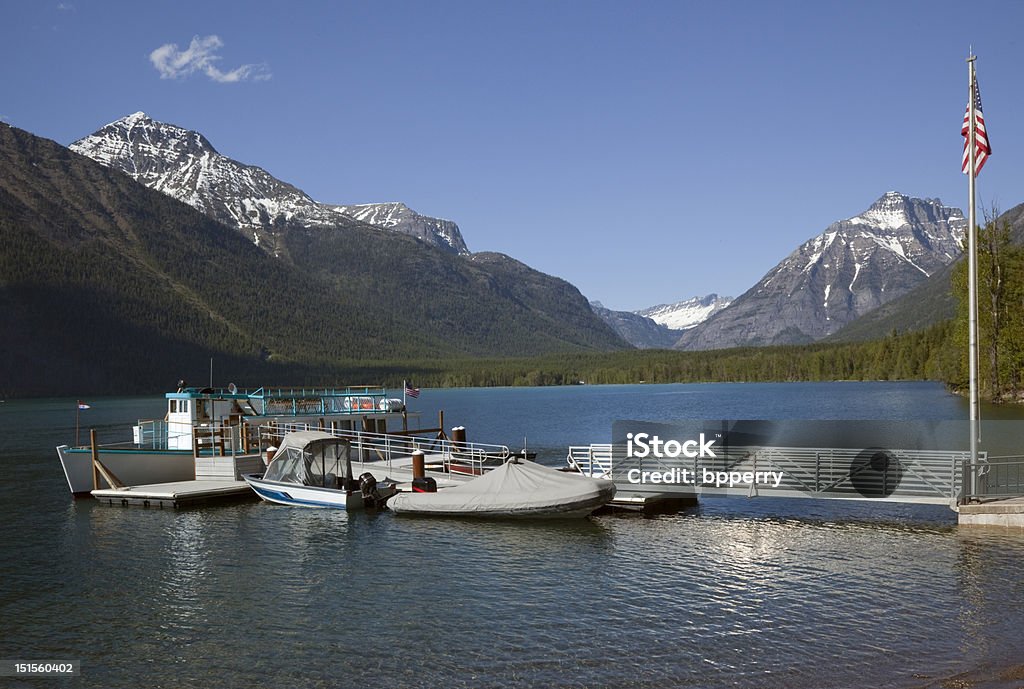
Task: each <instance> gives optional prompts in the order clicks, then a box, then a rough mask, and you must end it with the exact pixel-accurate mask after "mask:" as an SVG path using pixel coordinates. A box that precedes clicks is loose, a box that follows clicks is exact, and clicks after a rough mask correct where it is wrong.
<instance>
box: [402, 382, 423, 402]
mask: <svg viewBox="0 0 1024 689" xmlns="http://www.w3.org/2000/svg"><path fill="white" fill-rule="evenodd" d="M405 394H406V395H407V396H409V397H412V398H413V399H415V398H417V397H419V396H420V389H419V388H414V387H413V386H411V385H409V383H406V384H405Z"/></svg>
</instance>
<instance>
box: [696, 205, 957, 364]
mask: <svg viewBox="0 0 1024 689" xmlns="http://www.w3.org/2000/svg"><path fill="white" fill-rule="evenodd" d="M966 228H967V222H966V221H965V220H964V217H963V213H962V212H961V211H960V209H958V208H950V207H948V206H943V205H942V203H941V201H939V200H938V199H917V198H911V197H908V196H904V195H903V194H900V193H898V192H895V191H891V192H888V193H886V194H885V195H883V196H882V197H881V198H880V199H878V200H877V201H876V202H875V203H874V204H872V205H871V207H870V208H868V209H867V210H866V211H864V212H863V213H861V214H859V215H856V216H854V217H852V218H848V219H846V220H840V221H838V222H835V223H833V224H832V225H829V227H828V228H826V229H825V231H824V232H822V233H821V234H819V235H818V236H817V237H814V238H813V239H810V240H808V241H807V242H805V243H804V244H803V245H801V246H800V247H799V248H797V249H796V251H794V252H793V253H791V254H790V255H789V256H788V257H786V258H785V259H784V260H783V261H782V262H781V263H779V264H778V265H777V266H775V268H773V269H772V270H771V271H769V272H768V274H767V275H765V276H764V277H763V278H762V279H761V280H760V282H758V283H757V284H756V285H754V286H753V287H752V288H751V289H749V290H747V292H746V293H744V294H743V295H741V296H740V297H739V298H737V299H736V300H735V301H733V302H732V304H730V305H729V306H728V307H727V308H725V309H723V310H721V311H719V312H718V313H716V314H715V315H713V316H712V317H711V318H709V319H708V320H707V321H705V322H704V323H702V324H701V325H699V326H697V327H694V328H691V329H690V330H688V331H686V332H685V333H684V334H683V336H682V337H681V338H680V341H679V344H678V345H677V346H678V347H680V348H682V349H719V348H725V347H736V346H742V345H771V344H793V343H802V342H811V341H814V340H819V339H821V338H823V337H826V336H828V335H831V334H832V333H833V332H835V331H837V330H839V329H840V328H841V327H842V326H844V325H846V324H847V323H849V322H851V321H853V320H855V319H857V318H858V317H860V316H861V315H863V314H865V313H867V312H868V311H871V310H872V309H874V308H876V307H878V306H880V305H882V304H884V303H886V302H888V301H890V300H892V299H894V298H896V297H899V296H901V295H903V294H905V293H906V292H908V291H909V290H910V289H911V288H913V287H914V286H916V285H917V284H919V283H920V282H922V281H923V280H925V279H926V278H927V277H928V276H929V275H931V274H932V273H934V272H935V271H937V270H938V269H940V268H941V267H943V266H945V265H947V264H949V263H952V262H953V260H954V259H955V258H956V257H957V256H958V255H959V254H960V251H961V248H960V247H961V242H962V241H963V238H964V233H965V231H966Z"/></svg>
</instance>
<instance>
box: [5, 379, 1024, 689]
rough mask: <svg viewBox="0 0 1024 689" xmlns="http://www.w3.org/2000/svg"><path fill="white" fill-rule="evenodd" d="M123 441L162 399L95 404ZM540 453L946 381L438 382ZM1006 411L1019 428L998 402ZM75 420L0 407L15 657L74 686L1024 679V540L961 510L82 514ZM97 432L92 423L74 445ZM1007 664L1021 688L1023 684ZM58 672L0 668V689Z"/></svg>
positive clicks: (431, 403) (921, 396) (100, 420)
mask: <svg viewBox="0 0 1024 689" xmlns="http://www.w3.org/2000/svg"><path fill="white" fill-rule="evenodd" d="M87 401H88V402H90V403H91V404H92V409H90V410H88V411H85V412H82V427H83V429H86V428H88V427H96V428H98V429H99V431H100V434H101V437H102V438H104V439H106V440H115V439H117V437H114V436H116V435H117V434H118V433H122V434H123V433H124V431H123V430H121V429H123V428H124V427H125V425H126V424H130V423H131V422H133V421H134V420H136V419H137V418H147V417H152V416H161V415H162V414H163V410H164V401H163V400H162V399H160V398H142V399H138V398H136V399H124V398H118V399H90V400H87ZM416 406H417V407H418V408H419V409H420V410H422V425H424V426H430V425H435V424H436V415H437V410H438V409H444V410H445V414H446V416H445V423H446V426H448V427H450V426H452V425H455V424H463V425H465V426H467V428H468V429H469V436H470V439H471V440H479V441H488V442H491V441H493V442H500V443H505V444H508V445H509V446H510V447H513V448H514V449H518V448H519V447H521V446H522V444H523V443H524V437H525V442H526V443H527V444H528V446H529V447H530V448H531V449H535V450H538V451H539V452H540V456H541V459H542V460H543V461H545V462H546V463H551V464H556V463H561V462H562V461H563V457H564V455H565V451H566V448H567V446H568V445H570V444H586V443H589V442H606V441H608V440H609V439H610V436H611V424H612V422H613V421H615V420H617V419H626V418H630V419H646V420H653V421H662V420H665V421H670V420H677V419H701V418H707V419H753V418H764V419H803V418H806V419H843V418H848V419H888V420H901V419H906V420H914V419H927V420H944V419H959V418H963V417H964V416H965V415H966V407H965V404H964V402H963V401H962V400H961V399H959V398H956V397H953V396H951V395H948V394H947V393H946V392H945V391H944V390H943V389H942V387H941V386H938V385H933V384H928V383H830V384H779V385H760V384H756V385H755V384H746V385H731V384H719V385H664V386H608V387H605V386H600V387H599V386H580V387H567V388H526V389H518V388H512V389H462V390H424V391H423V395H422V397H421V398H420V400H419V401H418V402H417V404H416ZM986 414H989V415H1003V416H1010V417H1013V416H1016V417H1017V418H1020V413H1019V412H1018V411H1016V410H1009V411H1007V410H986ZM74 434H75V411H74V403H73V401H69V400H33V401H13V400H9V401H7V402H6V403H4V404H0V449H2V451H3V452H2V454H0V462H2V463H3V472H4V474H3V475H4V479H3V481H2V482H0V518H2V523H3V525H4V531H5V536H4V538H3V539H2V541H0V658H2V659H25V660H47V659H60V660H79V661H81V674H80V675H79V676H78V677H74V678H66V679H62V680H57V681H56V683H59V685H60V686H81V687H106V688H118V687H141V686H146V687H174V688H185V687H210V686H217V687H257V686H294V687H384V686H387V687H510V686H515V687H638V688H639V687H651V688H654V687H659V688H661V687H798V688H803V687H806V688H810V687H863V686H878V687H882V686H885V687H939V686H948V684H944V683H943V682H944V680H947V679H948V678H953V677H956V676H957V675H959V674H960V673H968V674H967V677H968V678H969V679H970V681H972V682H975V684H964V683H962V682H963V681H965V680H961V679H956V680H953V681H955V682H961V683H960V684H957V685H956V686H984V687H1017V686H1019V685H1020V684H1021V681H1020V680H1021V677H1022V676H1024V675H1021V674H1020V673H1021V671H1022V668H1021V667H1020V666H1019V665H1018V664H1020V663H1024V637H1022V636H1021V634H1020V630H1021V629H1022V628H1024V581H1022V579H1021V574H1020V567H1021V563H1022V561H1024V533H1020V532H1016V531H1012V532H1008V531H999V530H974V529H970V530H969V529H962V528H959V527H957V526H956V520H955V515H954V513H953V512H952V511H950V510H949V509H947V508H945V507H934V506H911V505H892V504H890V505H880V504H877V503H867V502H829V501H816V500H780V499H771V498H760V499H755V500H747V499H742V498H729V499H709V500H706V501H704V502H702V503H701V505H700V506H698V507H696V508H693V509H690V510H687V511H684V512H682V513H680V514H676V515H669V516H661V517H656V518H646V519H645V518H638V517H635V516H632V517H623V516H611V515H610V516H600V517H594V518H590V519H581V520H578V521H573V522H566V523H558V522H541V523H508V522H500V523H487V522H476V521H456V520H430V521H421V520H415V519H409V518H399V517H396V516H394V515H392V514H390V513H381V514H359V513H353V514H346V513H344V512H333V511H318V510H304V509H295V508H287V507H278V506H272V505H268V504H263V503H241V504H233V505H223V506H212V507H206V508H202V509H194V510H182V511H174V510H159V509H148V510H147V509H124V508H113V507H104V506H100V505H97V504H96V503H95V502H93V501H89V500H78V501H74V500H72V499H71V497H70V496H69V495H68V494H67V486H66V484H65V482H64V477H63V475H62V473H61V470H60V466H59V463H58V461H57V457H56V453H55V452H54V449H53V448H54V446H56V445H57V444H60V443H64V442H69V441H70V440H73V438H74ZM86 435H87V432H85V431H83V436H86ZM1014 673H1017V674H1014ZM54 683H55V680H52V679H31V680H29V679H20V678H11V677H0V686H3V687H6V686H12V687H21V686H24V687H39V686H50V685H52V684H54Z"/></svg>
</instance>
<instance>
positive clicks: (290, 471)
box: [242, 431, 396, 510]
mask: <svg viewBox="0 0 1024 689" xmlns="http://www.w3.org/2000/svg"><path fill="white" fill-rule="evenodd" d="M242 478H244V479H245V481H246V482H247V483H248V484H249V486H251V487H252V489H253V490H254V491H256V494H257V495H259V496H260V497H261V498H263V499H264V500H266V501H267V502H274V503H278V504H281V505H296V506H300V507H330V508H334V509H342V510H359V509H364V508H373V507H381V506H383V505H384V503H385V502H386V501H387V499H388V498H389V497H391V496H392V495H394V494H395V492H396V487H395V484H394V482H391V481H386V480H385V481H382V482H380V483H378V482H377V480H376V478H374V476H373V474H370V473H364V474H362V475H361V476H360V477H359V478H358V479H356V478H355V477H353V476H352V444H351V443H350V442H349V440H348V439H346V438H339V437H337V436H335V435H332V434H330V433H325V432H323V431H297V432H294V433H288V434H287V435H285V436H284V438H283V439H282V441H281V446H280V447H278V449H277V451H276V452H275V453H274V456H273V458H272V459H271V460H270V464H268V465H267V470H266V471H265V472H263V473H262V474H244V475H243V477H242Z"/></svg>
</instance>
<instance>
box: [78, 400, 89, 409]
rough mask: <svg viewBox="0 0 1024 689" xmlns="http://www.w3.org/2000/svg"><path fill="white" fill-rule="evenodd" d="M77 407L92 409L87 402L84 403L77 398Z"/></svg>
mask: <svg viewBox="0 0 1024 689" xmlns="http://www.w3.org/2000/svg"><path fill="white" fill-rule="evenodd" d="M78 408H79V409H92V407H90V406H89V405H88V404H86V403H85V402H83V401H82V400H78Z"/></svg>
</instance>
